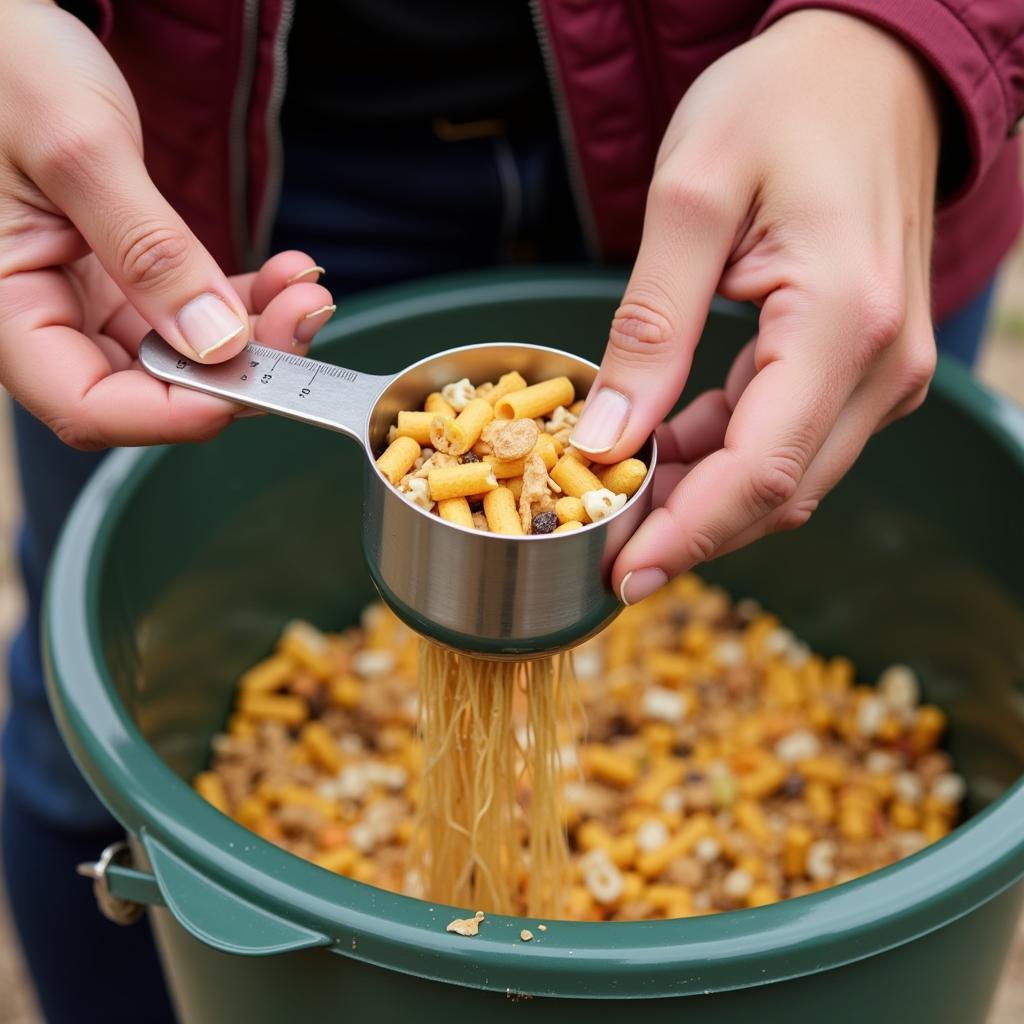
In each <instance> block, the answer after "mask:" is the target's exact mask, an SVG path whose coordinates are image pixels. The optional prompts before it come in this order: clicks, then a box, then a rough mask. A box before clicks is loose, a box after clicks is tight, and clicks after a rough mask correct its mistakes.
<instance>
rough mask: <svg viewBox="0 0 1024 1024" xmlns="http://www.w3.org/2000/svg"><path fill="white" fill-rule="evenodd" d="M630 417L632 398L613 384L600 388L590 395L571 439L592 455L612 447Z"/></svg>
mask: <svg viewBox="0 0 1024 1024" xmlns="http://www.w3.org/2000/svg"><path fill="white" fill-rule="evenodd" d="M628 419H629V399H628V398H627V397H626V396H625V395H623V394H621V393H620V392H618V391H612V389H611V388H601V390H600V391H598V392H597V394H596V395H591V396H590V398H588V399H587V404H586V405H585V406H584V407H583V414H582V415H581V416H580V419H579V423H577V424H576V426H575V427H574V428H573V432H572V436H571V437H570V438H569V443H570V444H571V445H572V446H573V447H574V448H579V450H580V451H582V452H587V453H588V454H590V455H600V454H601V452H607V451H611V449H612V448H614V447H615V443H616V442H617V441H618V440H619V438H620V437H622V432H623V430H625V429H626V421H627V420H628Z"/></svg>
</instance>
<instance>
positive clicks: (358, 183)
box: [2, 132, 991, 1024]
mask: <svg viewBox="0 0 1024 1024" xmlns="http://www.w3.org/2000/svg"><path fill="white" fill-rule="evenodd" d="M333 152H334V155H332V152H331V151H330V150H328V149H327V148H326V147H325V146H324V144H323V139H322V137H321V138H317V139H308V140H307V139H303V138H290V139H289V140H288V145H287V154H288V162H287V165H286V176H285V190H284V194H283V196H282V203H281V209H280V215H279V219H278V224H277V230H276V233H275V237H274V244H273V248H274V249H275V250H276V249H283V248H300V249H304V250H307V251H308V252H309V253H310V254H311V255H312V256H313V257H314V258H315V259H316V260H317V262H319V263H320V264H321V265H323V266H324V267H325V268H326V270H327V276H326V283H327V284H328V285H329V286H330V288H331V289H332V290H333V292H334V294H335V296H336V297H339V298H340V297H343V296H345V295H348V294H351V293H353V292H356V291H360V290H362V289H365V288H370V287H374V286H378V285H384V284H388V283H392V282H397V281H402V280H407V279H410V278H415V277H423V276H427V275H430V274H436V273H443V272H448V271H457V270H466V269H470V268H476V267H486V266H494V265H499V264H504V263H509V262H526V261H529V262H564V261H574V262H576V261H579V260H581V259H582V257H583V251H582V246H581V244H580V239H579V230H578V227H577V225H576V222H575V216H574V214H573V210H572V203H571V199H570V196H569V193H568V189H567V186H566V182H565V178H564V173H563V171H562V166H561V157H560V153H559V149H558V145H557V142H556V141H555V140H554V138H553V137H551V136H545V137H543V138H539V139H533V140H517V141H510V140H508V139H505V138H500V139H482V140H474V141H465V142H457V143H448V142H440V141H438V140H435V139H433V138H432V137H431V136H430V135H429V133H427V132H423V133H422V135H421V136H420V137H417V138H414V139H411V140H409V139H406V140H404V141H401V140H395V139H382V140H374V141H373V142H372V143H369V142H366V141H363V142H360V141H359V140H357V139H353V140H350V141H349V142H347V143H346V144H344V145H339V146H337V147H336V148H335V149H334V151H333ZM990 299H991V289H986V291H985V292H984V293H983V294H982V295H980V296H978V298H977V299H976V300H975V301H973V302H972V303H970V304H968V306H967V307H965V309H964V310H962V311H961V312H960V313H958V314H957V315H956V316H955V317H953V318H951V319H950V321H949V322H948V323H947V324H945V325H943V327H942V329H941V330H940V332H939V336H940V343H941V344H942V345H943V347H944V348H948V349H949V350H950V351H952V352H953V353H954V354H956V355H957V356H959V357H960V358H962V359H964V360H965V361H967V362H971V361H972V360H973V358H974V354H975V352H976V350H977V346H978V343H979V341H980V339H981V335H982V331H983V327H984V321H985V314H986V312H987V310H988V306H989V302H990ZM15 435H16V443H17V449H18V461H19V466H20V468H21V479H22V487H23V494H24V498H25V511H26V515H25V524H24V527H23V530H22V535H21V538H20V544H19V553H20V556H21V563H22V569H23V575H24V580H25V586H26V591H27V595H28V604H29V612H28V617H27V619H26V623H25V626H24V628H23V629H22V630H21V632H20V633H19V634H18V636H17V638H16V640H15V642H14V644H13V646H12V650H11V658H10V678H11V708H10V713H9V716H8V721H7V724H6V728H5V730H4V737H3V759H4V770H5V774H6V779H5V789H6V792H5V794H4V809H3V826H2V836H3V866H4V872H5V875H6V881H7V889H8V894H9V898H10V904H11V909H12V911H13V914H14V920H15V926H16V928H17V932H18V936H19V938H20V940H21V943H22V947H23V950H24V953H25V958H26V961H27V963H28V966H29V970H30V973H31V975H32V979H33V981H34V982H35V985H36V988H37V991H38V993H39V998H40V1002H41V1004H42V1007H43V1012H44V1013H45V1015H46V1019H47V1020H48V1021H49V1022H50V1024H65V1022H66V1024H72V1022H73V1024H92V1022H93V1021H95V1022H97V1024H119V1022H121V1021H125V1022H128V1021H132V1022H135V1021H146V1022H147V1024H159V1022H162V1021H170V1020H173V1016H172V1013H171V1010H170V1006H169V1004H168V1001H167V996H166V993H165V990H164V986H163V981H162V978H161V975H160V972H159V968H158V965H157V962H156V958H155V955H154V951H153V945H152V940H151V938H150V936H149V933H148V930H147V927H146V925H145V924H144V923H143V924H139V925H136V926H134V927H132V928H127V929H122V928H119V927H118V926H116V925H113V924H109V923H108V922H107V921H105V920H104V919H103V918H102V917H101V916H100V914H99V912H98V911H97V910H96V907H95V904H94V902H93V898H92V893H91V888H90V886H89V884H88V883H87V882H86V881H85V880H84V879H81V878H79V877H77V876H76V875H75V865H76V864H77V863H78V862H80V861H82V860H89V859H94V858H95V857H96V856H97V855H98V854H99V852H100V851H101V850H102V848H103V847H104V846H106V845H107V844H108V843H110V842H113V841H115V840H116V839H118V838H120V837H121V835H122V832H121V829H120V828H119V827H118V825H117V824H116V823H115V822H114V821H113V820H112V819H110V817H109V816H108V815H107V814H106V812H105V811H104V810H103V808H102V807H101V806H100V804H99V803H98V802H97V801H96V799H95V798H94V797H93V796H92V794H91V793H90V792H89V790H88V788H87V787H86V785H85V783H84V782H83V781H82V779H81V778H80V776H79V775H78V773H77V771H76V769H75V768H74V765H73V764H72V762H71V759H70V758H69V756H68V755H67V753H66V752H65V750H64V747H63V744H62V743H61V741H60V738H59V736H58V735H57V732H56V728H55V727H54V724H53V721H52V718H51V716H50V713H49V709H48V707H47V703H46V696H45V693H44V689H43V681H42V668H41V665H40V656H39V644H38V636H39V602H40V593H41V586H42V580H43V577H44V574H45V571H46V567H47V564H48V562H49V559H50V555H51V553H52V549H53V545H54V542H55V540H56V537H57V533H58V531H59V528H60V525H61V523H62V522H63V520H64V517H65V515H66V513H67V510H68V508H69V506H70V504H71V502H72V501H73V499H74V496H75V495H76V494H77V492H78V491H79V489H80V488H81V487H82V485H83V484H84V482H85V480H86V479H87V478H88V476H89V474H90V473H91V472H92V470H93V468H95V466H96V465H97V464H98V462H99V460H100V458H101V457H102V456H100V455H83V454H82V453H78V452H74V451H71V450H70V449H67V448H65V447H63V446H62V445H61V444H60V443H59V442H58V441H57V440H56V438H54V437H53V436H52V435H51V434H50V433H49V432H48V431H47V430H46V429H45V428H44V427H42V426H41V425H40V424H39V423H37V422H36V421H35V420H33V419H32V418H31V417H29V416H28V415H27V414H26V413H25V412H24V411H22V410H20V409H19V410H16V411H15Z"/></svg>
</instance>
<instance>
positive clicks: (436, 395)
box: [423, 391, 455, 420]
mask: <svg viewBox="0 0 1024 1024" xmlns="http://www.w3.org/2000/svg"><path fill="white" fill-rule="evenodd" d="M423 411H424V412H432V413H433V414H434V415H435V416H447V417H448V419H450V420H453V419H455V410H454V409H453V408H452V407H451V406H450V405H449V404H448V403H447V402H446V401H445V400H444V395H442V394H441V392H440V391H431V392H430V394H429V395H427V400H426V401H425V402H424V403H423Z"/></svg>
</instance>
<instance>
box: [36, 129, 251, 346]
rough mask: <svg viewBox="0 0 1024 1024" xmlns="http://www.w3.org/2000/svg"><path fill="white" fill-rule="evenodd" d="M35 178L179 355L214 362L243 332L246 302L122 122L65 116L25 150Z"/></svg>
mask: <svg viewBox="0 0 1024 1024" xmlns="http://www.w3.org/2000/svg"><path fill="white" fill-rule="evenodd" d="M26 162H27V170H28V173H29V174H30V176H31V177H32V179H33V181H34V182H35V184H36V185H37V186H38V187H39V188H40V189H41V190H42V191H43V192H44V193H45V194H46V196H47V197H48V198H49V199H50V201H51V202H53V203H54V204H55V205H56V206H57V207H59V208H60V209H61V210H62V211H64V213H65V214H66V215H67V216H68V217H69V219H70V220H71V221H72V222H73V223H74V225H75V226H76V227H77V228H78V230H79V231H80V232H81V234H82V236H83V237H84V238H85V239H86V241H87V242H88V243H89V245H90V247H91V249H92V250H93V252H94V253H95V254H96V256H97V258H98V259H99V261H100V262H101V263H102V265H103V267H104V268H105V270H106V271H107V273H108V274H109V275H110V277H111V278H112V279H113V281H114V282H115V284H117V286H118V287H119V288H120V289H121V291H122V292H123V293H124V295H125V297H126V298H127V299H128V300H129V302H130V303H131V304H132V305H133V306H134V307H135V309H136V310H138V312H139V314H140V315H141V316H142V317H143V319H144V320H145V321H146V322H147V323H149V324H151V325H152V326H153V327H154V328H155V329H156V330H157V331H158V332H159V333H160V335H161V336H163V337H164V338H165V339H166V340H167V341H168V342H169V343H170V344H171V345H172V346H173V347H174V348H176V349H177V350H178V351H180V352H181V353H182V354H184V355H187V356H189V357H190V358H193V359H199V360H201V361H210V362H217V361H221V360H223V359H226V358H229V357H230V356H232V355H234V354H235V353H236V352H238V351H239V350H240V349H241V348H242V347H243V346H244V345H245V343H246V341H247V340H248V334H249V325H248V317H247V315H246V306H245V303H244V302H243V300H242V298H241V297H240V296H239V295H238V292H237V291H236V290H235V289H234V288H233V287H232V285H231V284H230V282H229V281H228V279H227V277H226V276H225V275H224V273H223V272H222V271H221V269H220V268H219V267H218V266H217V263H216V261H215V260H214V259H213V257H212V256H211V255H210V253H209V252H207V250H206V249H205V248H204V246H203V245H202V244H201V243H200V242H199V240H198V239H197V238H196V236H195V235H194V234H193V233H192V231H191V230H190V229H189V228H188V226H187V225H186V224H185V222H184V221H183V220H182V219H181V217H179V216H178V214H177V213H176V212H175V211H174V210H173V209H172V207H171V206H170V204H169V203H168V202H167V201H166V200H165V199H164V197H163V196H162V195H161V194H160V192H159V191H158V190H157V188H156V186H155V185H154V184H153V182H152V181H151V180H150V177H149V175H148V173H147V171H146V168H145V165H144V164H143V161H142V154H141V152H140V149H139V147H138V143H137V141H136V139H135V137H134V135H133V134H132V132H131V131H130V130H129V128H128V126H127V124H124V123H122V122H121V121H120V120H117V119H116V118H112V117H111V118H109V120H108V122H106V123H102V124H90V125H89V126H88V130H87V129H86V127H85V126H84V125H83V124H80V123H76V122H72V121H70V119H69V121H68V122H67V123H65V124H55V125H53V126H51V127H50V129H49V130H48V131H47V132H46V133H43V134H41V136H40V141H37V143H36V145H35V146H34V148H33V149H32V151H31V152H29V153H28V154H27V160H26Z"/></svg>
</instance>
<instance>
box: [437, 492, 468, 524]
mask: <svg viewBox="0 0 1024 1024" xmlns="http://www.w3.org/2000/svg"><path fill="white" fill-rule="evenodd" d="M437 514H438V515H439V516H440V517H441V518H442V519H444V520H446V521H447V522H449V523H455V525H456V526H465V527H467V528H468V529H470V530H472V529H473V513H472V512H470V510H469V502H468V501H466V499H465V498H445V499H444V501H439V502H438V503H437Z"/></svg>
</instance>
